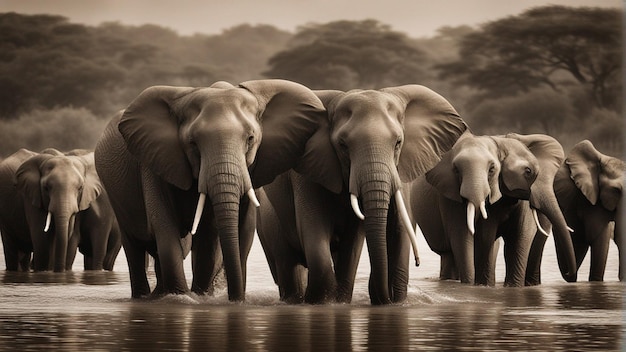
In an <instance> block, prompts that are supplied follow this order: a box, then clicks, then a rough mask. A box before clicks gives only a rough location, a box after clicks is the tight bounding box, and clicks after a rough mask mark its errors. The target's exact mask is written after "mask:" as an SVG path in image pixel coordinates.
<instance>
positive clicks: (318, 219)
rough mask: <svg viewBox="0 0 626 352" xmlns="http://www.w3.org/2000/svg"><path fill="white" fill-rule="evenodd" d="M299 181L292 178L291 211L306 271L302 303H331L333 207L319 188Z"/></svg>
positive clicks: (333, 287) (334, 286) (333, 294)
mask: <svg viewBox="0 0 626 352" xmlns="http://www.w3.org/2000/svg"><path fill="white" fill-rule="evenodd" d="M294 177H296V176H294ZM300 181H302V180H296V179H295V178H294V203H295V205H296V207H295V209H294V210H295V216H296V231H297V233H298V234H299V237H300V243H301V244H302V249H303V250H304V256H305V258H306V266H307V268H308V270H309V273H308V280H307V288H306V293H305V296H304V300H305V302H307V303H322V302H326V301H328V300H334V299H335V297H336V292H337V291H336V290H337V280H336V278H335V272H334V270H333V258H332V254H331V249H330V245H331V239H332V236H333V233H334V226H333V223H332V222H331V221H330V219H332V218H333V216H332V211H333V210H332V209H331V208H333V207H330V206H328V205H329V204H332V203H331V200H330V197H327V194H326V192H325V191H324V190H322V189H321V186H317V185H315V184H313V183H311V182H305V183H300Z"/></svg>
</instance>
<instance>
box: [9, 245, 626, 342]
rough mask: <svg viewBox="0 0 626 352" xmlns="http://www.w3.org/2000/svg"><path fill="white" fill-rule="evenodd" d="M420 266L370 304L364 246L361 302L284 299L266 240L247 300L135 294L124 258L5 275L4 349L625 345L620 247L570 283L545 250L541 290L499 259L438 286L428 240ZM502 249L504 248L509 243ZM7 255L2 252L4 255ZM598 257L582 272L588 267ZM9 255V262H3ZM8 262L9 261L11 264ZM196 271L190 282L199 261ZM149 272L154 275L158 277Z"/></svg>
mask: <svg viewBox="0 0 626 352" xmlns="http://www.w3.org/2000/svg"><path fill="white" fill-rule="evenodd" d="M418 243H419V245H420V249H421V252H420V254H421V260H422V266H420V267H419V268H415V267H413V268H411V272H410V277H411V281H410V287H409V297H408V300H407V302H406V303H404V304H401V305H394V306H385V307H372V306H370V305H369V297H368V295H367V280H368V275H369V265H368V264H369V263H368V260H367V256H366V254H365V253H366V250H365V249H364V256H363V257H362V259H361V263H360V266H359V271H358V275H357V283H356V287H355V293H354V299H353V302H352V303H351V304H331V305H321V306H311V305H297V306H289V305H286V304H283V303H281V302H279V300H278V289H277V288H276V286H275V285H274V283H273V282H272V279H271V275H270V273H269V270H268V269H267V264H266V262H265V258H264V256H263V252H262V249H261V248H260V245H259V242H258V240H255V244H254V246H253V248H252V252H251V255H250V259H249V262H248V272H249V278H248V285H247V286H248V290H247V301H246V302H245V303H230V302H228V299H227V294H226V292H225V290H220V291H219V292H218V293H217V294H216V295H215V296H214V297H198V296H196V295H193V294H190V295H182V296H174V295H171V296H166V297H164V298H161V299H157V300H131V299H130V285H129V279H128V273H127V266H126V262H125V258H124V256H123V253H121V254H120V257H119V258H118V261H117V263H116V268H115V269H116V270H115V271H114V272H84V271H82V257H80V255H79V256H77V259H76V262H75V264H74V271H73V272H70V273H9V272H4V271H2V272H0V280H2V282H3V284H0V327H1V328H0V349H2V350H15V351H34V350H37V351H40V350H63V351H72V350H81V351H85V350H89V351H109V350H115V351H130V350H147V351H154V350H168V351H196V350H202V351H221V350H230V351H244V350H248V351H349V350H353V351H368V350H369V351H377V350H380V351H404V350H407V351H409V350H411V351H422V350H475V351H482V350H540V351H541V350H546V351H557V350H562V351H572V350H577V351H587V350H602V351H610V350H621V349H622V348H624V347H626V340H625V336H626V325H625V320H624V319H625V316H624V302H623V297H624V293H625V291H626V285H624V284H622V283H620V282H618V281H617V249H616V248H615V245H614V244H612V247H611V250H610V254H609V255H610V262H609V263H608V265H607V273H606V275H605V280H606V281H605V282H603V283H589V282H579V283H576V284H568V283H566V282H564V281H563V280H562V279H561V277H560V274H559V272H558V267H557V264H556V256H555V254H554V244H553V241H552V240H551V239H550V240H549V241H548V243H547V245H546V249H545V252H544V263H543V268H542V275H543V281H544V284H543V285H541V286H538V287H527V288H504V287H502V281H503V279H504V272H503V267H504V265H503V262H502V258H501V256H500V259H499V263H498V273H497V276H496V279H497V281H498V285H497V287H495V288H490V287H475V286H471V285H463V284H460V283H457V282H449V281H447V282H440V281H438V280H437V279H436V277H437V275H438V265H439V259H438V256H436V255H435V254H433V253H432V252H430V250H429V249H428V247H427V245H426V243H425V241H424V240H423V239H420V241H419V242H418ZM501 247H502V246H501ZM0 256H1V254H0ZM588 262H589V261H588V259H587V260H586V261H585V263H583V267H582V269H581V273H580V274H579V278H582V279H586V277H587V275H588V266H589V263H588ZM0 263H4V258H1V260H0ZM3 265H4V264H0V267H3ZM186 271H187V278H188V279H191V270H190V265H189V259H187V261H186ZM150 279H151V280H152V281H154V274H153V273H151V276H150Z"/></svg>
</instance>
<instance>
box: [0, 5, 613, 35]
mask: <svg viewBox="0 0 626 352" xmlns="http://www.w3.org/2000/svg"><path fill="white" fill-rule="evenodd" d="M174 4H176V6H175V5H174ZM548 4H562V5H568V6H602V7H620V8H622V7H623V5H624V3H623V0H519V1H506V0H369V1H368V0H205V1H201V0H177V1H172V0H170V1H164V0H0V12H10V11H14V12H19V13H24V14H36V13H51V14H59V15H63V16H65V17H68V18H69V19H70V20H71V21H72V22H78V23H85V24H89V25H97V24H100V23H102V22H107V21H119V22H121V23H123V24H130V25H141V24H145V23H153V24H158V25H161V26H164V27H169V28H171V29H174V30H176V31H177V32H178V33H180V34H183V35H190V34H193V33H196V32H198V33H206V34H217V33H220V32H222V30H224V29H227V28H230V27H232V26H235V25H238V24H241V23H251V24H272V25H274V26H276V27H278V28H282V29H286V30H290V31H293V30H295V29H296V27H297V26H298V25H302V24H306V23H309V22H317V23H325V22H329V21H333V20H338V19H348V20H361V19H366V18H374V19H377V20H379V21H381V22H383V23H385V24H389V25H391V27H392V28H393V29H394V30H398V31H402V32H405V33H407V34H409V35H411V36H413V37H422V36H432V35H433V34H435V31H436V30H437V29H438V28H440V27H442V26H456V25H463V24H468V25H478V24H481V23H484V22H487V21H491V20H496V19H499V18H502V17H505V16H508V15H516V14H519V13H520V12H522V11H524V10H525V9H527V8H529V7H535V6H543V5H548Z"/></svg>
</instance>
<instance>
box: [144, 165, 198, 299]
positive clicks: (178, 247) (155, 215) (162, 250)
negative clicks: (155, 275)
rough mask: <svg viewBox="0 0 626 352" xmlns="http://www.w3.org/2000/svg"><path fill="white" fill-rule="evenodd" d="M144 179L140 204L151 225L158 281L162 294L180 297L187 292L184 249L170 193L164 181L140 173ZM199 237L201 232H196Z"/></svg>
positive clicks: (145, 171)
mask: <svg viewBox="0 0 626 352" xmlns="http://www.w3.org/2000/svg"><path fill="white" fill-rule="evenodd" d="M142 175H143V180H144V185H143V186H144V190H145V191H144V201H145V204H146V209H147V213H148V221H149V222H150V224H151V225H152V226H151V228H152V230H153V232H154V238H155V239H156V253H157V254H158V255H157V256H158V260H159V268H160V269H161V280H162V282H159V284H160V283H162V284H163V289H164V291H165V293H174V294H181V293H185V292H188V291H189V288H188V285H187V280H186V279H185V271H184V267H183V261H184V259H185V255H186V254H187V253H186V250H185V248H184V246H183V243H182V241H181V238H182V236H181V235H183V234H181V233H180V228H179V227H178V226H177V224H178V221H177V218H176V216H175V212H174V211H173V210H172V209H171V206H172V205H173V204H176V203H175V202H176V199H175V197H174V195H173V194H171V193H169V191H168V187H169V186H167V185H164V184H163V183H164V181H162V180H160V179H158V178H157V177H156V176H155V175H153V174H152V172H151V171H148V170H142ZM200 235H201V233H200Z"/></svg>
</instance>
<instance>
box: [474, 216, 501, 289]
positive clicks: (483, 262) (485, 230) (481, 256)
mask: <svg viewBox="0 0 626 352" xmlns="http://www.w3.org/2000/svg"><path fill="white" fill-rule="evenodd" d="M496 232H497V225H496V224H494V223H493V222H490V221H483V219H480V220H479V221H478V223H477V224H476V233H475V234H474V268H475V273H476V277H475V280H474V284H476V285H486V286H495V281H492V279H493V278H494V275H493V271H494V270H495V261H494V260H493V255H492V254H493V247H494V244H495V241H496Z"/></svg>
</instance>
